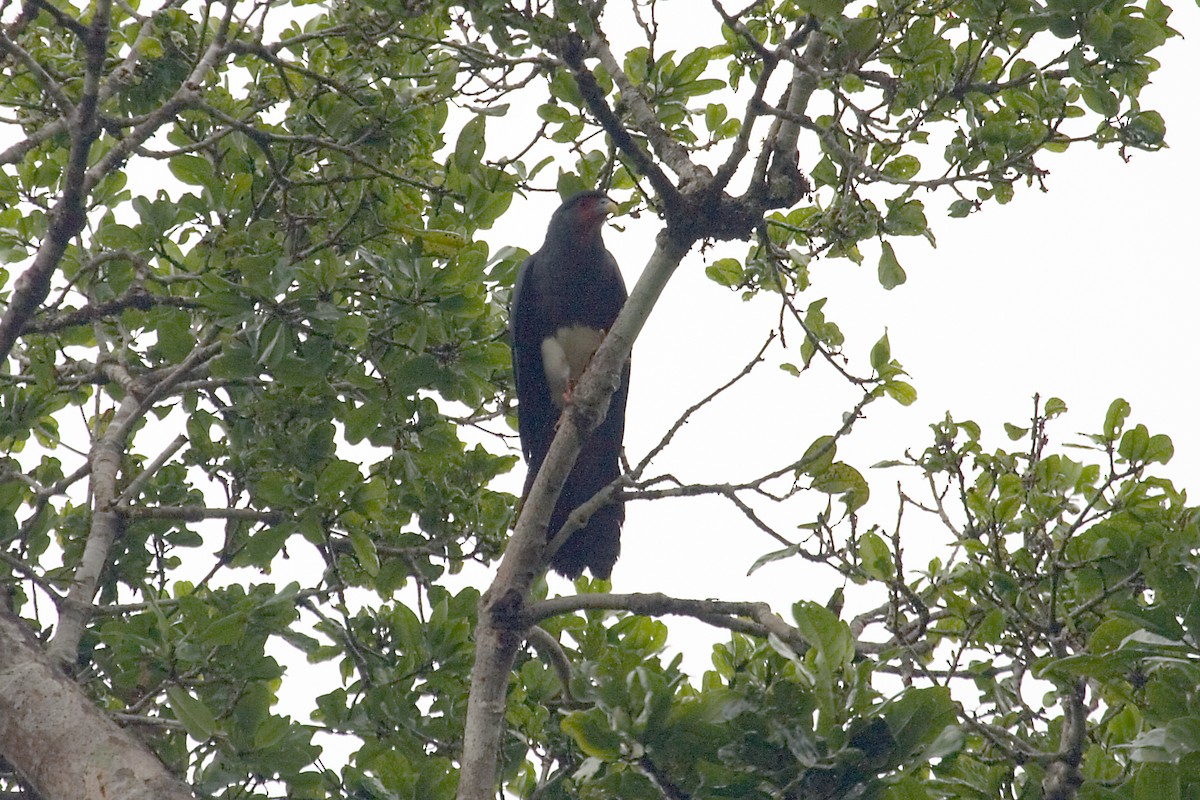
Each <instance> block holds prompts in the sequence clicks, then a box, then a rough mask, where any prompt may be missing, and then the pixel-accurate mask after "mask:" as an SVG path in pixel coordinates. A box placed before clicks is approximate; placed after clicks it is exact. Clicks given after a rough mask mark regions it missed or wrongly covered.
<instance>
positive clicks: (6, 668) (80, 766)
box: [0, 608, 194, 800]
mask: <svg viewBox="0 0 1200 800" xmlns="http://www.w3.org/2000/svg"><path fill="white" fill-rule="evenodd" d="M0 753H3V754H4V758H5V759H6V760H7V761H8V762H9V763H10V764H12V765H13V766H14V767H15V768H16V769H17V771H18V772H19V773H20V774H21V776H22V777H23V778H24V779H25V780H26V781H28V782H29V783H30V784H31V785H32V786H33V787H34V789H36V790H37V793H38V795H40V796H41V797H46V798H53V800H95V798H97V797H113V798H116V797H120V798H123V799H124V800H193V798H194V795H193V794H192V793H191V791H190V790H189V789H188V787H187V786H185V785H184V784H183V783H182V782H181V781H179V780H178V779H176V778H175V777H174V776H172V775H171V774H170V773H169V772H167V770H166V768H165V767H163V765H162V763H161V762H160V761H159V760H158V758H157V757H155V755H154V753H152V752H150V750H149V748H147V747H146V746H145V745H144V744H142V743H141V742H140V741H138V740H137V739H136V738H134V737H133V736H132V735H131V734H130V733H128V732H126V731H125V730H124V729H122V728H121V727H120V726H118V725H117V724H116V723H115V722H113V721H112V720H111V719H109V718H108V717H106V716H105V715H104V714H102V713H101V712H100V710H99V709H98V708H97V707H96V706H95V704H93V703H92V701H91V700H89V699H88V698H87V697H86V696H84V694H83V693H82V692H81V691H80V690H79V687H78V686H76V685H75V683H73V682H72V681H71V680H70V679H68V678H67V677H66V676H65V675H64V674H62V672H60V671H59V670H58V669H57V668H56V667H55V665H54V663H53V661H52V660H51V659H50V658H49V657H48V656H47V655H46V654H45V653H43V652H42V649H41V646H40V644H39V643H38V641H37V640H36V639H35V638H34V637H33V636H32V635H31V634H30V633H29V631H28V630H27V629H26V628H25V626H24V625H23V624H22V623H21V621H20V620H19V619H17V618H16V617H14V616H13V615H12V614H11V613H10V612H9V611H7V610H6V609H4V608H0ZM65 755H69V756H70V757H69V758H66V757H64V756H65Z"/></svg>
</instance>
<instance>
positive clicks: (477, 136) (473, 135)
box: [454, 114, 487, 172]
mask: <svg viewBox="0 0 1200 800" xmlns="http://www.w3.org/2000/svg"><path fill="white" fill-rule="evenodd" d="M486 127H487V117H485V116H483V115H482V114H476V115H475V116H474V117H472V118H471V119H470V121H468V122H467V124H465V125H463V127H462V130H461V131H460V132H459V134H458V141H457V143H456V144H455V145H454V165H455V166H456V167H458V168H459V169H460V170H462V171H464V172H465V171H467V170H469V169H472V168H473V167H475V166H477V165H478V164H479V162H480V160H481V159H482V158H483V148H484V131H485V130H486Z"/></svg>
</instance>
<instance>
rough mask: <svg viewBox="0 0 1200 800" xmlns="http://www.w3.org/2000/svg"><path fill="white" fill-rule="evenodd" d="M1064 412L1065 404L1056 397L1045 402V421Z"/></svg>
mask: <svg viewBox="0 0 1200 800" xmlns="http://www.w3.org/2000/svg"><path fill="white" fill-rule="evenodd" d="M1066 410H1067V404H1066V403H1065V402H1063V401H1062V400H1061V399H1059V398H1057V397H1051V398H1050V399H1049V400H1047V401H1046V405H1045V411H1044V412H1043V413H1044V414H1045V415H1046V418H1047V419H1050V418H1051V417H1057V416H1058V415H1059V414H1062V413H1065V412H1066Z"/></svg>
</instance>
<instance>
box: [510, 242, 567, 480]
mask: <svg viewBox="0 0 1200 800" xmlns="http://www.w3.org/2000/svg"><path fill="white" fill-rule="evenodd" d="M538 271H539V267H538V253H534V254H533V255H531V256H529V258H527V259H525V261H524V263H523V264H521V268H520V271H519V272H518V273H517V283H516V286H514V287H513V295H512V307H511V311H510V319H509V326H510V329H511V330H510V332H509V334H510V336H511V337H512V350H513V374H514V377H515V379H516V384H517V429H518V431H519V432H520V434H521V450H522V452H523V453H524V454H525V462H526V464H528V466H529V472H528V477H527V478H526V482H525V490H526V491H528V490H529V487H530V485H532V483H533V477H534V476H535V475H537V471H538V470H539V469H540V468H541V466H542V461H543V460H544V459H545V458H546V452H547V451H548V450H549V449H550V442H551V441H552V440H553V439H554V430H555V426H556V425H557V422H558V415H559V411H558V408H557V407H556V406H555V405H554V401H553V398H552V397H551V395H550V386H549V384H548V383H547V381H546V371H545V367H544V365H543V364H542V340H543V339H544V338H545V337H546V336H549V335H550V334H551V333H553V329H552V326H553V320H550V319H548V318H547V317H546V315H545V313H544V310H545V301H544V298H543V297H542V294H543V293H542V292H541V291H540V290H539V288H538V286H537V284H538V281H537V279H536V278H535V277H533V273H535V272H538Z"/></svg>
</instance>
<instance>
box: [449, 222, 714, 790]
mask: <svg viewBox="0 0 1200 800" xmlns="http://www.w3.org/2000/svg"><path fill="white" fill-rule="evenodd" d="M694 241H695V240H694V239H685V240H680V239H677V238H675V237H674V236H672V235H671V234H670V232H668V231H663V232H662V233H660V234H659V238H658V245H657V247H656V248H655V251H654V254H653V255H652V256H651V257H650V261H649V263H647V265H646V269H645V270H644V271H643V272H642V276H641V278H639V279H638V282H637V285H636V286H634V288H633V292H632V293H631V294H630V295H629V300H628V301H627V302H626V303H625V307H624V309H622V311H621V313H620V315H619V316H618V317H617V320H616V322H615V323H613V327H612V330H610V331H609V333H608V336H606V337H605V339H604V342H603V343H602V344H601V345H600V349H599V350H597V351H596V355H595V356H594V357H593V358H592V361H591V363H590V364H589V366H588V369H587V371H586V372H585V373H584V375H583V377H582V379H580V381H579V384H578V386H577V387H576V390H575V399H574V401H573V402H572V405H571V406H570V408H569V409H568V410H567V412H566V413H565V414H564V415H563V420H562V424H561V425H560V427H559V430H558V433H557V435H556V436H555V437H554V443H553V444H552V445H551V446H550V452H549V453H548V454H547V455H546V460H545V461H544V462H543V463H542V467H541V469H540V470H538V475H537V478H536V479H535V480H534V483H533V486H532V487H531V488H530V490H529V496H528V497H527V498H526V501H525V505H524V507H523V509H522V512H521V516H520V518H519V519H518V520H517V525H516V529H515V530H514V531H513V535H512V538H511V539H510V540H509V542H508V548H507V549H506V550H505V553H504V560H503V561H501V562H500V568H499V570H498V571H497V574H496V578H495V580H494V581H493V582H492V585H491V587H490V588H489V589H488V590H487V592H486V593H484V595H483V598H482V599H481V600H480V604H479V623H478V626H477V627H476V630H475V666H474V668H473V670H472V672H471V696H470V699H469V701H468V704H467V720H466V732H465V734H464V737H463V756H462V765H461V772H460V774H459V782H458V798H459V800H490V799H491V798H492V797H494V796H495V780H496V765H497V758H498V755H499V752H500V742H501V739H502V738H503V735H504V730H505V725H504V710H505V699H506V694H507V690H508V677H509V673H510V672H511V670H512V665H513V661H514V659H515V658H516V654H517V650H518V648H519V647H520V646H521V644H522V642H524V640H525V637H526V635H527V632H528V630H529V627H530V625H531V624H532V620H531V619H530V616H529V610H528V602H529V590H530V587H531V586H532V584H533V581H534V580H535V579H536V578H537V576H538V575H539V574H541V572H542V570H543V569H544V560H543V551H544V549H545V546H546V528H547V526H548V525H549V522H550V514H551V513H552V511H553V510H554V503H555V501H556V500H557V499H558V494H559V492H560V491H561V490H562V486H563V484H564V483H565V482H566V479H567V475H568V474H569V473H570V471H571V467H572V466H573V465H574V463H575V458H576V456H578V454H579V447H580V443H581V442H582V441H583V440H584V439H585V438H586V437H587V435H588V433H590V432H591V430H592V429H593V428H595V427H596V425H597V424H599V422H600V421H601V420H602V419H603V418H604V412H605V410H606V409H607V407H608V402H609V399H610V398H611V397H612V393H613V390H614V389H615V388H616V385H617V380H618V379H619V376H620V374H621V369H622V367H623V366H624V364H625V361H626V360H627V359H628V358H629V353H630V351H631V350H632V349H633V342H634V340H635V339H636V338H637V335H638V333H639V332H640V331H641V329H642V326H643V325H644V324H645V322H646V319H647V317H649V315H650V310H651V309H652V308H653V307H654V304H655V303H656V302H657V300H658V298H659V296H660V295H661V294H662V291H663V289H664V288H665V287H666V285H667V281H669V280H670V278H671V275H673V274H674V272H675V268H676V267H678V266H679V262H680V261H681V260H682V259H683V257H684V255H685V254H686V253H687V251H688V250H689V249H691V246H692V244H693V243H694Z"/></svg>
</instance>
